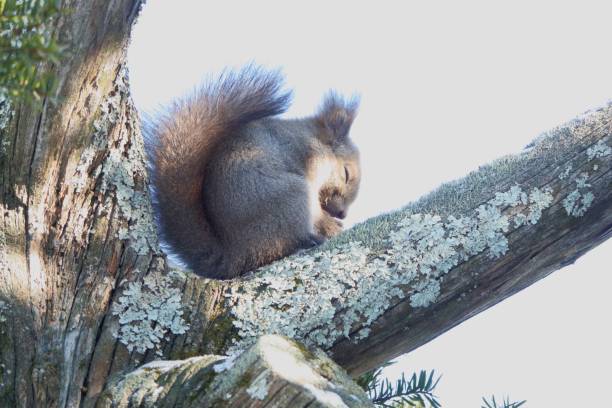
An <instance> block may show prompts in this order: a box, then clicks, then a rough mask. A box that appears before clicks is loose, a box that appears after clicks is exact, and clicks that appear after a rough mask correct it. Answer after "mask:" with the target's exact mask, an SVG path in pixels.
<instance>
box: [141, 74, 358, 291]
mask: <svg viewBox="0 0 612 408" xmlns="http://www.w3.org/2000/svg"><path fill="white" fill-rule="evenodd" d="M282 83H283V81H282V77H281V76H280V75H279V74H278V73H277V72H269V71H264V70H262V69H260V68H257V67H254V66H248V67H246V68H244V69H242V70H241V71H238V72H228V73H225V74H223V75H222V76H221V78H220V79H219V80H218V81H216V82H211V83H209V84H206V85H204V86H202V87H201V88H199V89H198V90H197V91H196V92H194V94H192V95H190V96H188V97H186V98H183V99H181V100H179V101H177V102H175V103H174V104H173V106H172V107H171V108H170V109H169V110H168V112H167V113H165V114H162V115H160V116H159V117H158V118H156V119H155V120H153V121H149V123H147V124H146V127H145V133H146V141H147V147H148V151H149V157H150V167H151V176H152V184H153V189H154V198H155V200H154V202H155V206H156V209H157V213H158V218H159V224H160V229H161V233H162V236H163V238H164V239H165V240H166V241H167V243H168V244H169V245H170V246H171V247H172V249H173V250H174V251H175V252H176V253H177V254H178V255H179V256H180V257H181V258H182V260H184V261H185V262H186V263H187V264H188V265H189V267H190V268H191V269H192V270H193V271H194V272H195V273H197V274H199V275H202V276H206V277H211V278H218V279H229V278H233V277H236V276H238V275H241V274H243V273H245V272H247V271H249V270H252V269H254V268H256V267H259V266H261V265H264V264H267V263H270V262H272V261H274V260H276V259H279V258H282V257H283V256H286V255H288V254H290V253H292V252H294V251H296V250H297V249H300V248H304V247H309V246H312V245H315V244H318V243H321V242H323V240H325V239H326V238H329V237H331V236H334V235H336V234H338V233H339V232H340V231H341V229H342V224H341V222H340V221H339V218H344V216H345V215H346V211H347V209H348V206H349V205H350V204H351V203H352V202H353V200H354V199H355V197H356V194H357V191H358V188H359V181H360V167H359V153H358V151H357V148H356V147H355V146H354V145H353V144H352V142H351V141H350V139H349V138H348V131H349V128H350V126H351V124H352V122H353V119H354V117H355V115H356V112H357V105H358V102H357V101H356V100H352V101H349V102H345V101H344V100H342V98H340V97H339V96H338V95H336V94H334V93H330V94H328V95H327V97H326V98H325V99H324V102H323V105H322V107H321V109H320V111H319V112H318V113H317V114H315V115H314V116H312V117H309V118H304V119H292V120H287V119H279V118H275V117H273V116H275V115H277V114H279V113H282V112H284V111H285V110H286V108H287V105H288V103H289V100H290V95H291V94H290V93H289V92H281V88H282ZM347 176H348V180H347V178H346V177H347ZM322 177H323V178H322ZM313 188H316V191H314V190H313ZM313 197H314V201H313ZM313 203H314V205H313Z"/></svg>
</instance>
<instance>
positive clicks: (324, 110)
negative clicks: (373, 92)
mask: <svg viewBox="0 0 612 408" xmlns="http://www.w3.org/2000/svg"><path fill="white" fill-rule="evenodd" d="M358 105H359V99H358V98H353V99H351V100H349V101H346V100H343V99H342V98H341V97H340V96H338V95H337V94H336V93H334V92H331V93H329V94H328V95H327V96H326V97H325V99H324V100H323V104H322V107H321V110H320V111H319V113H318V114H317V115H316V116H315V123H316V124H317V129H318V131H317V137H318V139H319V140H320V141H321V142H322V143H323V144H324V145H326V146H327V147H328V148H329V149H330V155H329V156H328V160H329V161H328V163H329V164H330V171H329V173H328V177H326V178H325V179H324V180H325V181H324V182H323V183H321V188H320V190H319V203H320V206H321V208H322V209H323V210H324V211H325V212H327V213H328V214H330V215H331V216H332V217H335V218H339V219H343V218H345V217H346V213H347V211H348V207H349V206H350V205H351V204H352V203H353V201H355V198H356V197H357V192H358V191H359V182H360V181H361V167H360V165H359V151H358V150H357V147H356V146H355V145H354V144H353V142H352V141H351V140H350V138H349V130H350V128H351V125H352V124H353V120H354V119H355V115H356V114H357V107H358Z"/></svg>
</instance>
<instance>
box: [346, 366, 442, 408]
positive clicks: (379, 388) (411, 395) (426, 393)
mask: <svg viewBox="0 0 612 408" xmlns="http://www.w3.org/2000/svg"><path fill="white" fill-rule="evenodd" d="M388 365H389V363H387V364H385V365H383V366H382V367H381V368H379V369H377V370H374V371H370V372H368V373H366V374H364V375H362V376H361V377H359V379H358V380H357V383H358V384H359V385H360V386H361V387H362V388H363V389H364V390H365V391H366V392H367V393H368V396H369V398H370V400H371V401H372V402H373V403H374V405H376V406H378V407H384V408H400V407H423V408H426V407H433V408H440V407H441V405H440V402H439V401H438V398H437V397H436V396H435V395H434V393H433V391H434V389H435V388H436V386H437V385H438V381H440V378H441V377H440V376H438V377H437V378H435V370H431V372H429V373H427V371H425V370H421V371H420V372H419V374H418V375H417V373H413V374H412V375H411V376H410V378H406V375H405V374H404V373H402V376H401V377H400V378H399V379H398V380H397V381H396V382H395V383H392V382H391V381H389V380H388V379H387V378H384V377H383V376H382V369H383V368H384V367H387V366H388Z"/></svg>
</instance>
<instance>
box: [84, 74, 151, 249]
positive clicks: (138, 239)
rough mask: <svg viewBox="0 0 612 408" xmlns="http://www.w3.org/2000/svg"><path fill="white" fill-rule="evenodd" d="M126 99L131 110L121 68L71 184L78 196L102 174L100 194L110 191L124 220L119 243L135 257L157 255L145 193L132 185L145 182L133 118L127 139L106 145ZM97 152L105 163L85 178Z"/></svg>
mask: <svg viewBox="0 0 612 408" xmlns="http://www.w3.org/2000/svg"><path fill="white" fill-rule="evenodd" d="M126 99H127V100H128V105H129V107H130V109H134V108H133V106H132V104H131V100H130V99H129V85H128V72H127V68H126V67H125V65H123V66H122V67H121V69H120V70H119V74H118V75H117V78H116V80H115V82H114V89H113V91H112V92H111V93H110V94H109V95H108V96H107V97H106V98H105V99H104V101H103V102H102V103H101V104H100V112H101V113H100V116H99V117H98V118H97V119H96V120H95V121H94V123H93V128H94V136H93V142H92V143H91V145H90V146H88V147H87V148H86V149H85V150H84V151H83V153H82V154H81V158H80V161H79V164H78V166H77V167H76V170H75V175H74V177H73V180H72V184H73V185H74V186H75V189H76V191H77V192H78V191H80V190H81V189H82V188H83V187H84V186H85V183H87V182H88V181H89V180H91V179H92V176H93V178H94V179H95V178H97V177H98V176H99V175H100V174H102V183H101V185H100V189H101V191H102V192H106V191H114V193H115V197H116V199H117V205H118V207H119V210H120V211H121V214H122V216H123V217H124V218H125V219H126V220H127V222H126V224H125V226H123V227H121V228H120V229H119V231H118V236H119V239H121V240H126V241H127V242H128V243H129V245H130V247H131V248H133V249H134V250H135V251H136V253H137V254H139V255H145V254H147V253H150V252H154V253H159V245H158V241H157V233H156V230H155V221H154V217H153V209H152V207H151V203H150V200H149V198H148V192H147V190H146V188H143V186H137V185H136V182H137V181H136V180H146V174H147V173H146V168H145V162H146V160H145V154H144V145H143V143H142V138H141V137H140V135H139V134H137V131H136V130H137V129H138V128H139V126H138V124H137V123H136V122H135V120H134V118H133V117H129V115H128V118H127V119H126V120H131V121H132V123H130V126H129V128H130V129H133V130H134V132H135V134H134V135H132V137H129V138H127V137H124V138H121V140H119V141H118V143H116V144H113V145H112V146H109V144H108V141H109V135H108V132H109V130H110V129H111V127H112V126H113V125H114V124H116V123H117V121H118V120H120V118H121V115H120V113H121V104H122V101H124V100H126ZM106 151H107V152H108V153H107V154H106ZM100 152H103V153H105V160H104V162H103V163H102V164H101V165H100V166H98V167H97V168H95V169H93V174H92V175H89V174H88V171H89V168H90V166H91V165H92V163H93V161H94V159H95V157H96V156H97V155H98V153H100ZM137 187H138V188H137Z"/></svg>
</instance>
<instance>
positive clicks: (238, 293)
mask: <svg viewBox="0 0 612 408" xmlns="http://www.w3.org/2000/svg"><path fill="white" fill-rule="evenodd" d="M611 120H612V106H610V105H609V106H606V107H604V108H601V109H599V110H597V111H593V112H589V113H587V114H585V115H583V116H582V117H580V118H578V119H575V120H574V121H572V122H570V123H568V124H566V125H564V126H561V127H559V128H557V129H554V130H553V131H551V132H549V133H547V134H545V135H542V136H540V137H539V138H538V139H537V140H536V141H534V142H533V143H532V144H531V145H530V146H528V147H527V148H526V149H525V150H524V151H523V152H521V153H519V154H517V155H513V156H507V157H504V158H501V159H499V160H496V161H495V162H493V163H491V164H489V165H486V166H483V167H481V168H480V169H479V170H478V171H475V172H473V173H470V174H469V175H468V176H466V177H465V178H464V179H462V180H458V181H455V182H452V183H449V184H446V185H443V186H441V187H440V188H439V189H437V190H436V191H434V192H433V193H431V194H429V195H428V196H426V197H424V198H423V199H421V200H419V201H417V202H416V203H413V204H411V205H409V206H407V207H406V208H404V209H402V210H400V211H398V212H394V213H391V214H385V215H381V216H379V217H376V218H374V219H371V220H369V221H367V222H365V223H363V224H360V225H357V226H355V227H354V228H353V229H351V230H350V231H347V232H346V233H344V234H342V235H341V236H339V237H338V238H337V239H333V240H331V241H329V242H328V243H326V244H324V245H323V246H321V247H318V248H316V249H313V250H310V251H308V252H302V253H299V254H296V255H294V256H291V257H288V258H286V259H283V260H281V261H278V262H276V263H274V264H272V265H270V266H267V267H264V268H261V270H259V271H257V272H256V273H255V274H253V275H252V276H250V277H247V278H245V279H242V280H237V281H232V282H213V281H209V280H204V279H200V278H197V277H194V276H191V275H189V276H188V277H187V278H186V283H185V292H184V298H183V301H184V302H186V303H193V304H195V305H197V306H196V307H195V308H192V311H191V313H190V314H189V315H188V321H190V324H191V326H192V329H191V330H190V331H188V332H187V333H186V334H185V335H184V336H180V337H179V338H178V339H176V341H175V342H174V343H173V345H172V346H171V347H170V348H169V349H167V350H166V351H167V352H168V353H169V354H170V355H173V356H179V357H180V356H181V355H185V353H187V355H192V354H197V353H198V352H199V350H201V349H206V350H210V348H211V346H212V348H214V349H215V350H217V352H220V353H225V352H228V351H230V352H233V351H236V350H238V349H242V348H244V347H247V346H248V345H250V344H252V343H253V341H255V339H256V338H257V337H258V336H260V335H262V334H265V333H277V334H282V335H285V336H288V337H291V338H294V339H297V340H299V341H302V342H304V343H305V344H306V345H309V346H317V347H321V348H323V349H325V350H327V351H328V352H330V353H331V355H332V357H333V358H334V360H335V361H336V362H338V363H340V364H341V365H342V366H343V367H345V368H347V370H348V371H349V372H350V373H351V374H352V375H357V374H360V373H363V372H364V371H367V370H369V369H371V368H374V367H376V366H378V365H380V364H381V363H382V362H384V361H386V360H388V359H391V358H393V357H396V356H398V355H400V354H402V353H405V352H407V351H410V350H412V349H414V348H416V347H418V346H420V345H422V344H424V343H426V342H427V341H429V340H431V339H433V338H434V337H436V336H438V335H440V334H441V333H443V332H445V331H446V330H448V329H450V328H452V327H453V326H455V325H457V324H459V323H460V322H462V321H463V320H465V319H467V318H469V317H471V316H474V315H475V314H477V313H479V312H481V311H483V310H485V309H486V308H488V307H490V306H492V305H494V304H496V303H497V302H499V301H501V300H503V299H504V298H506V297H508V296H510V295H512V294H514V293H516V292H517V291H519V290H521V289H523V288H525V287H527V286H529V285H531V284H532V283H534V282H536V281H537V280H539V279H541V278H543V277H545V276H546V275H548V274H549V273H551V272H553V271H555V270H557V269H559V268H561V267H563V266H564V265H567V264H569V263H572V262H574V260H575V259H577V258H578V257H579V256H581V255H582V254H584V253H586V252H587V251H588V250H590V249H591V248H593V247H595V246H596V245H598V244H599V243H601V242H603V241H604V240H606V239H607V238H609V236H610V234H611V230H612V189H611V188H610V187H611V180H612V171H611V170H612V169H611V167H612V148H611V147H610V145H612V141H611V136H610V135H611V132H610V129H611ZM472 148H475V147H472ZM211 288H214V289H212V290H211ZM211 294H215V295H214V296H213V297H212V298H211V297H210V295H211ZM194 328H196V330H194ZM187 350H189V351H188V352H187Z"/></svg>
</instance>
